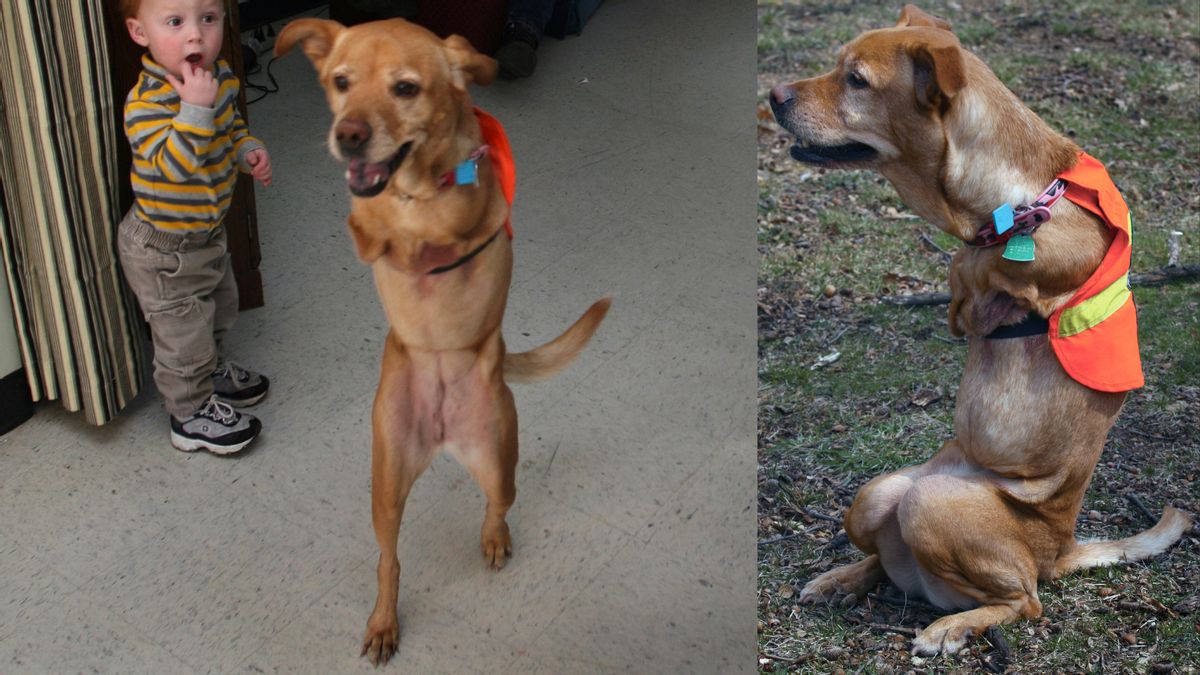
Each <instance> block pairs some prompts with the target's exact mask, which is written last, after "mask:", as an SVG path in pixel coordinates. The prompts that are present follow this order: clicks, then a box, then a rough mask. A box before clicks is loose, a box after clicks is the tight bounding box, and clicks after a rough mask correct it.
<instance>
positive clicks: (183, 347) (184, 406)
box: [117, 209, 238, 419]
mask: <svg viewBox="0 0 1200 675" xmlns="http://www.w3.org/2000/svg"><path fill="white" fill-rule="evenodd" d="M117 252H118V254H119V255H120V258H121V269H122V271H123V272H124V274H125V280H126V281H127V282H128V283H129V286H130V288H132V289H133V292H134V295H136V296H137V299H138V304H140V305H141V307H142V314H143V316H145V317H146V322H147V323H149V324H150V335H151V338H152V339H153V341H154V384H155V385H157V386H158V391H159V392H160V393H161V394H162V396H163V399H164V400H165V403H166V408H167V412H169V413H171V414H172V415H174V416H175V417H176V418H178V419H185V418H187V417H189V416H190V415H191V414H192V413H194V412H196V411H197V410H199V409H200V407H201V406H202V405H204V402H205V401H206V400H208V397H209V396H211V395H212V393H213V383H212V374H213V371H214V370H216V367H217V355H218V354H219V353H220V347H221V340H222V338H223V337H224V336H225V332H226V331H228V330H229V329H230V328H231V327H232V326H233V323H234V321H236V320H237V308H238V293H237V284H236V283H235V282H234V278H233V267H232V265H231V264H230V262H229V254H228V253H227V252H226V241H225V228H224V226H218V227H217V228H216V229H214V230H212V231H209V232H198V233H187V234H176V233H173V232H163V231H161V230H156V229H155V228H154V226H153V225H151V224H149V223H147V222H145V221H143V220H141V219H140V218H138V217H137V216H136V215H134V212H133V210H132V209H131V210H130V212H129V213H128V214H127V215H126V216H125V218H124V219H123V220H122V221H121V225H120V227H119V229H118V232H117Z"/></svg>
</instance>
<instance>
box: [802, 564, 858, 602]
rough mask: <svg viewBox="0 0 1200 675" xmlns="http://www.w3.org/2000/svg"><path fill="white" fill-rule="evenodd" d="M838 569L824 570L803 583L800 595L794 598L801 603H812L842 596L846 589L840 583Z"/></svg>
mask: <svg viewBox="0 0 1200 675" xmlns="http://www.w3.org/2000/svg"><path fill="white" fill-rule="evenodd" d="M838 571H839V570H832V571H829V572H826V573H824V574H822V575H821V576H819V577H817V578H816V579H813V580H812V581H810V582H808V583H807V584H804V588H803V589H801V590H800V595H799V596H797V598H796V600H797V601H798V602H799V603H800V604H802V605H812V604H816V603H819V602H833V601H835V600H840V599H842V598H844V597H845V596H846V594H847V592H848V591H847V590H846V587H845V586H844V585H843V584H842V582H841V579H840V578H839V576H838Z"/></svg>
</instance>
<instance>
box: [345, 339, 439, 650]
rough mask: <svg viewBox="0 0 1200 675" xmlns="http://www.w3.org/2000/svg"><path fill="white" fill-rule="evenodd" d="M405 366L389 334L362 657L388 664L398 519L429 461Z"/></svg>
mask: <svg viewBox="0 0 1200 675" xmlns="http://www.w3.org/2000/svg"><path fill="white" fill-rule="evenodd" d="M408 368H409V363H408V359H407V357H406V356H405V355H404V352H403V348H402V347H400V346H399V345H398V343H397V342H396V341H395V340H394V338H389V340H388V345H387V347H386V348H385V350H384V357H383V374H382V376H381V377H380V381H379V390H378V391H377V392H376V394H375V406H374V408H373V410H372V427H373V437H372V445H371V520H372V522H373V524H374V527H375V540H376V541H377V542H378V543H379V566H378V569H377V573H378V577H379V594H378V596H377V597H376V599H375V609H374V611H372V612H371V617H370V619H368V620H367V632H366V635H365V636H364V637H363V643H362V652H361V655H365V656H367V658H369V659H370V660H371V663H372V664H374V665H379V664H380V663H385V664H386V663H387V662H388V660H389V659H390V658H391V657H392V655H393V654H395V652H396V647H397V645H398V644H399V641H400V622H399V617H398V616H397V610H396V604H397V601H398V600H399V594H400V559H399V558H398V557H397V555H396V545H397V541H398V539H399V534H400V521H401V519H402V517H403V516H404V504H405V502H406V501H407V500H408V494H409V491H410V490H411V489H412V486H413V483H415V482H416V480H417V477H418V476H420V475H421V473H422V472H423V471H424V470H425V468H426V467H427V466H429V461H430V459H432V453H431V452H430V451H429V450H428V448H426V447H425V445H426V444H425V443H423V442H422V437H421V433H420V428H419V424H420V422H419V419H420V416H419V414H418V413H417V410H416V406H418V405H419V396H417V395H416V394H415V392H413V391H411V390H410V385H411V382H412V378H411V377H410V373H409V372H408Z"/></svg>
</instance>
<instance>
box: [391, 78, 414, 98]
mask: <svg viewBox="0 0 1200 675" xmlns="http://www.w3.org/2000/svg"><path fill="white" fill-rule="evenodd" d="M420 90H421V88H420V87H418V86H417V85H415V84H413V83H412V82H403V81H401V82H397V83H396V84H394V85H392V93H393V94H395V95H397V96H399V97H400V98H412V97H414V96H416V95H417V92H418V91H420Z"/></svg>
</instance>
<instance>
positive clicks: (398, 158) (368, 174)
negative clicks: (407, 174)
mask: <svg viewBox="0 0 1200 675" xmlns="http://www.w3.org/2000/svg"><path fill="white" fill-rule="evenodd" d="M411 149H412V141H409V142H407V143H405V144H404V145H401V146H400V149H399V150H397V151H396V154H394V155H392V158H391V159H389V160H387V161H386V162H375V163H374V164H372V163H371V162H368V161H367V160H365V159H362V158H361V157H351V158H350V162H349V166H348V167H347V168H346V183H348V184H349V186H350V193H351V194H353V195H354V196H355V197H374V196H375V195H377V194H379V193H380V192H383V189H384V188H385V187H387V183H388V180H389V179H390V178H391V177H392V173H393V172H395V171H396V169H398V168H400V164H401V163H403V162H404V158H405V157H407V156H408V152H409V150H411Z"/></svg>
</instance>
